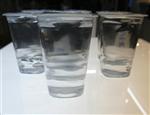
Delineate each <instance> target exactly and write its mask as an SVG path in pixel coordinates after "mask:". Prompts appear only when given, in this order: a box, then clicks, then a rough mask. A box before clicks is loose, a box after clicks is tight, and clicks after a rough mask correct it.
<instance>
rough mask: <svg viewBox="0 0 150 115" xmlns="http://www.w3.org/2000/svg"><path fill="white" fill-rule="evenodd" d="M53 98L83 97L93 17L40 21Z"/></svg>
mask: <svg viewBox="0 0 150 115" xmlns="http://www.w3.org/2000/svg"><path fill="white" fill-rule="evenodd" d="M38 20H39V26H40V28H41V39H42V40H41V41H42V46H43V52H44V57H45V58H44V59H45V66H46V67H45V68H46V76H47V81H48V89H49V93H50V95H52V96H54V97H61V98H67V97H76V96H80V95H81V94H82V93H83V89H84V78H85V75H86V70H87V62H88V52H89V45H90V40H91V32H92V25H93V24H92V17H90V16H89V15H83V14H82V15H80V14H79V15H78V14H61V13H59V14H43V15H40V16H39V17H38Z"/></svg>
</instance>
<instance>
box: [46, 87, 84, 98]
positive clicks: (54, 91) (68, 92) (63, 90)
mask: <svg viewBox="0 0 150 115" xmlns="http://www.w3.org/2000/svg"><path fill="white" fill-rule="evenodd" d="M48 90H49V94H50V95H51V96H53V97H57V98H72V97H78V96H81V95H82V93H83V90H84V86H78V87H51V86H48Z"/></svg>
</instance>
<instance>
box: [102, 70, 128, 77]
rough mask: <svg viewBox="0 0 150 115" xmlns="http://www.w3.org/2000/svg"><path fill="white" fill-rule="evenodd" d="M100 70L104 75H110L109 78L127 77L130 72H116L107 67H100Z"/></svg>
mask: <svg viewBox="0 0 150 115" xmlns="http://www.w3.org/2000/svg"><path fill="white" fill-rule="evenodd" d="M101 72H102V73H103V75H104V76H106V77H111V78H122V77H128V76H129V74H130V72H118V71H113V70H109V69H102V70H101Z"/></svg>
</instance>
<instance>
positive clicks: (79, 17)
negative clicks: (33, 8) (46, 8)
mask: <svg viewBox="0 0 150 115" xmlns="http://www.w3.org/2000/svg"><path fill="white" fill-rule="evenodd" d="M37 17H38V19H46V18H47V19H49V20H52V19H54V20H92V19H93V17H95V16H94V15H92V14H68V13H67V14H62V13H60V14H59V13H58V14H39V15H38V16H37Z"/></svg>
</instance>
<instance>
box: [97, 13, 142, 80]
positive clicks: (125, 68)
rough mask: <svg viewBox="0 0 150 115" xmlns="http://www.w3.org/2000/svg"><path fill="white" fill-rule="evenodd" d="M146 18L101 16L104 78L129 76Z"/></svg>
mask: <svg viewBox="0 0 150 115" xmlns="http://www.w3.org/2000/svg"><path fill="white" fill-rule="evenodd" d="M144 16H145V15H141V14H133V13H121V12H120V13H116V14H115V13H113V14H111V13H110V14H109V13H106V14H105V13H103V14H100V21H99V27H100V30H99V31H100V34H99V35H100V36H99V39H100V40H99V41H100V42H101V43H100V44H101V45H99V47H100V48H99V49H100V53H101V56H100V64H101V72H102V73H103V75H104V76H106V77H127V76H129V74H130V70H131V67H132V61H133V58H134V53H135V48H136V43H137V41H138V34H139V30H140V26H141V24H142V22H143V17H144Z"/></svg>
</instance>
